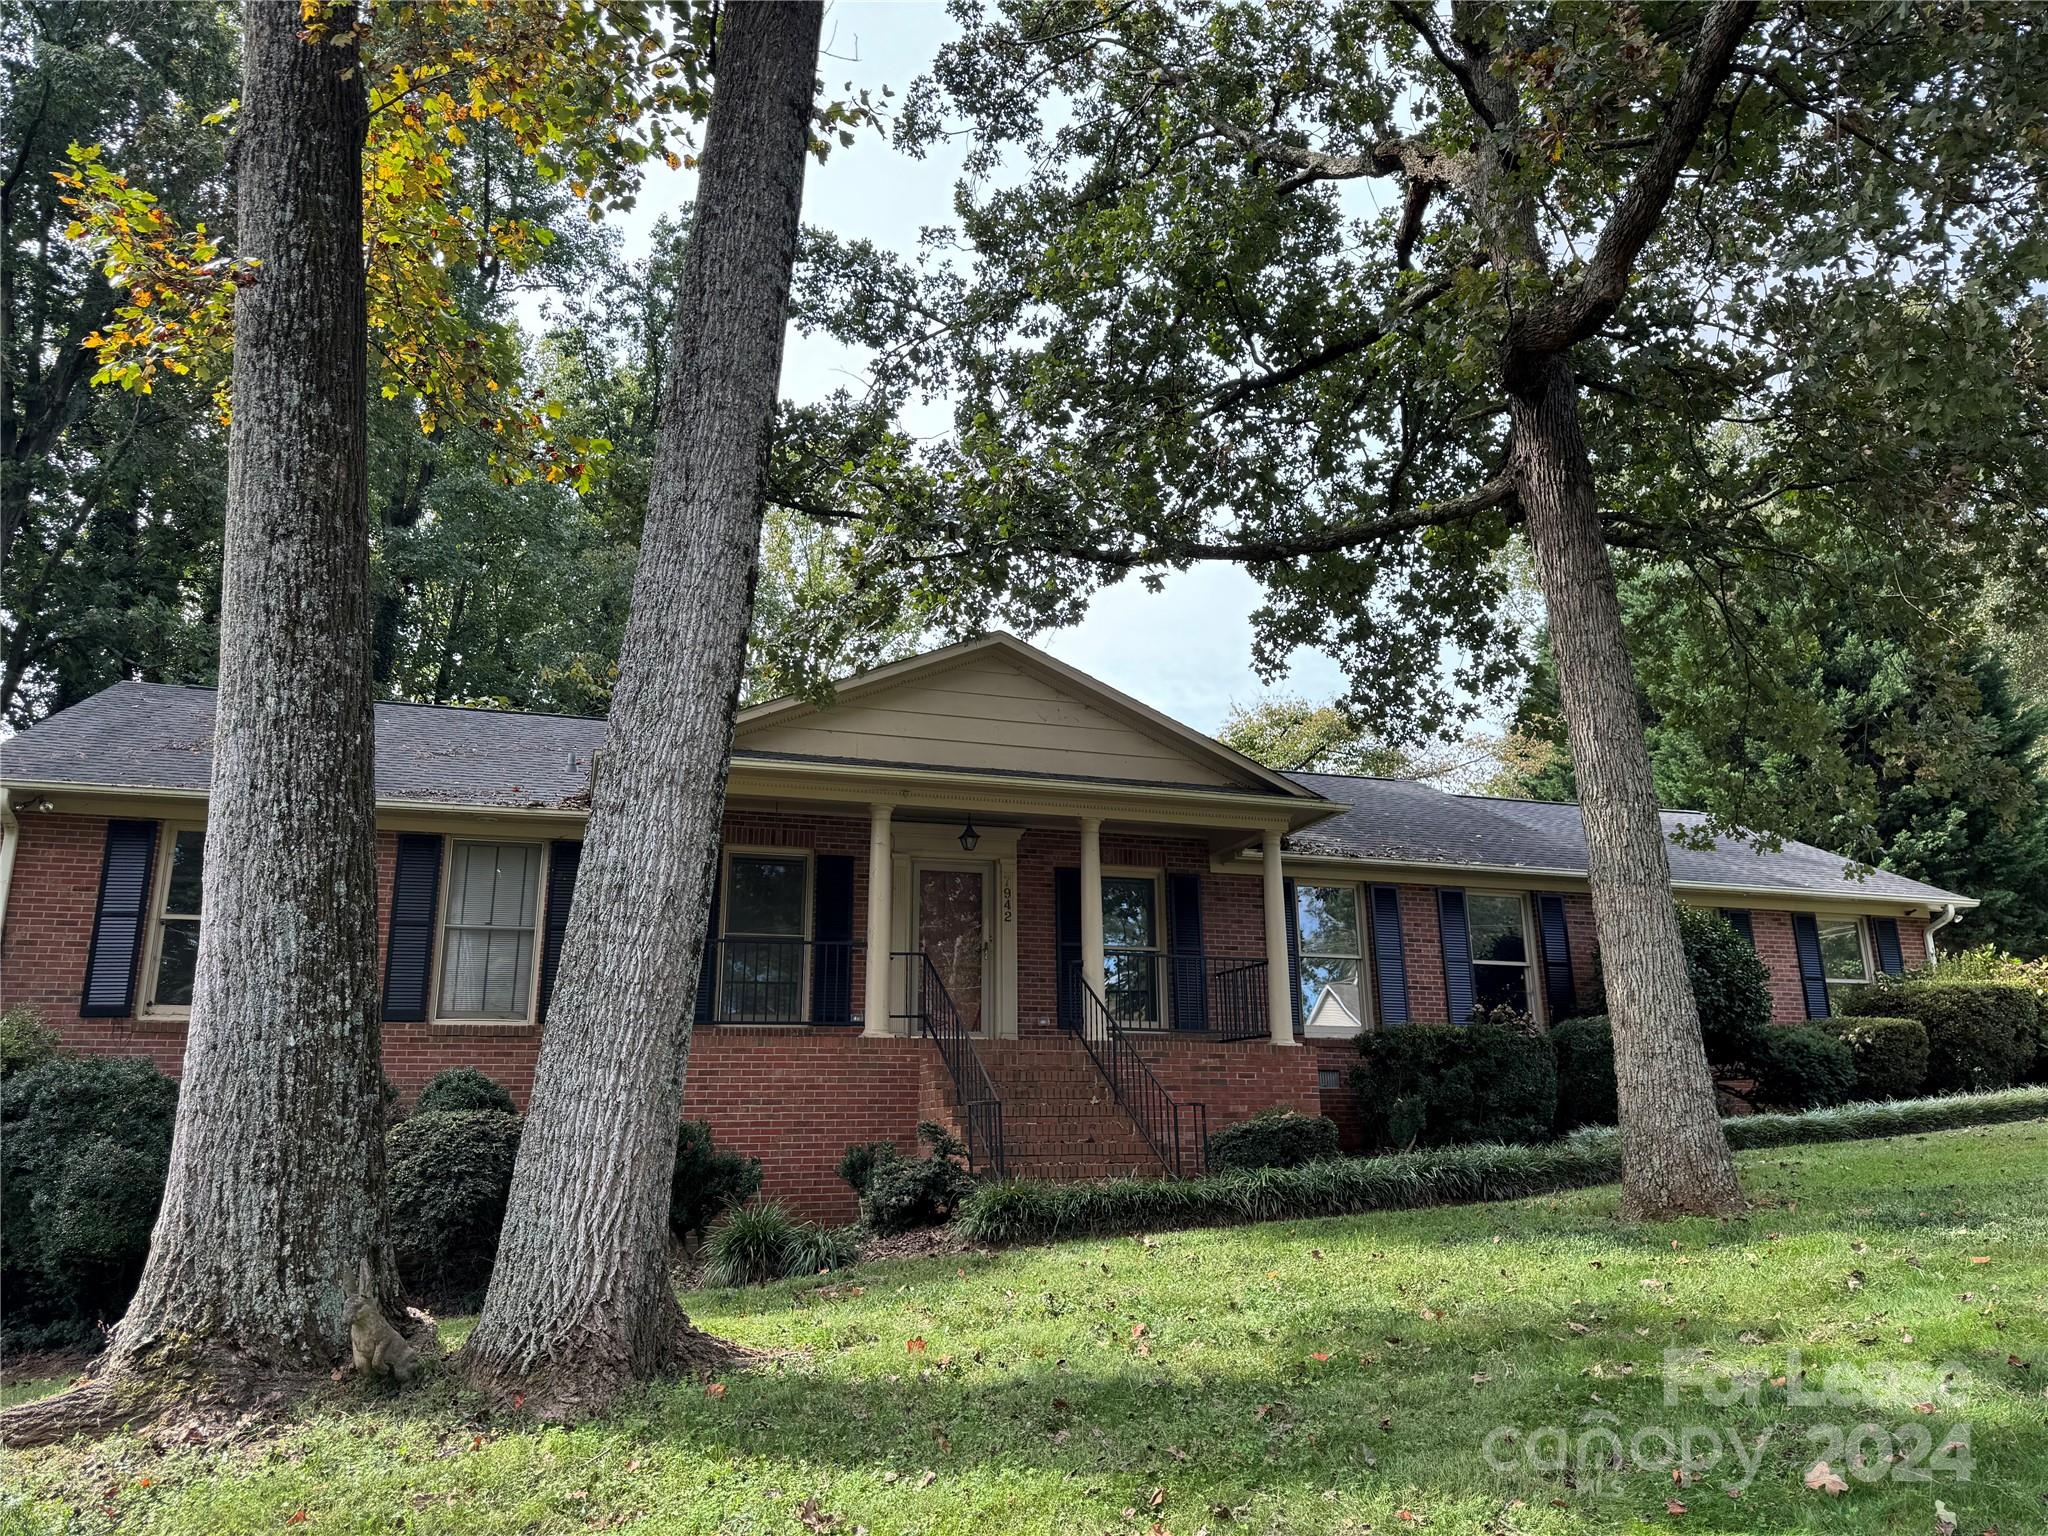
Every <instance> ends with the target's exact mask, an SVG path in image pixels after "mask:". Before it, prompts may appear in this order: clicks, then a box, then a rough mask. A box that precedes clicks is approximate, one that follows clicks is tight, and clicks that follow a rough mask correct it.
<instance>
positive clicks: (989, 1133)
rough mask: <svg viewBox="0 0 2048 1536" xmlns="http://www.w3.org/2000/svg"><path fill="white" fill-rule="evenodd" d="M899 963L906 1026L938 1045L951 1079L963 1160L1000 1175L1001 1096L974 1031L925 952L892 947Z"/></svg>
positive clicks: (940, 1057)
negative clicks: (963, 1143)
mask: <svg viewBox="0 0 2048 1536" xmlns="http://www.w3.org/2000/svg"><path fill="white" fill-rule="evenodd" d="M893 959H894V961H895V963H896V964H897V965H898V966H899V967H901V972H900V974H901V978H902V982H903V991H902V997H903V1009H904V1011H903V1013H902V1014H900V1015H897V1017H901V1018H907V1019H909V1020H910V1023H911V1026H912V1028H914V1029H915V1030H917V1031H918V1032H919V1033H921V1034H924V1035H928V1036H929V1037H930V1038H931V1041H932V1044H934V1045H936V1046H937V1047H938V1048H939V1059H940V1060H942V1061H943V1062H945V1064H946V1071H947V1072H948V1073H949V1074H950V1075H951V1077H952V1079H953V1096H954V1098H955V1099H956V1100H957V1101H958V1102H959V1106H960V1126H961V1131H962V1133H963V1136H964V1139H965V1140H966V1142H967V1161H968V1163H969V1165H970V1166H972V1167H975V1168H986V1169H988V1170H989V1171H991V1172H993V1173H994V1174H995V1176H996V1177H997V1178H1001V1177H1003V1174H1004V1167H1003V1099H1002V1095H1001V1094H1000V1093H998V1092H997V1091H996V1080H995V1079H994V1078H993V1077H991V1076H989V1071H988V1068H987V1067H985V1066H983V1065H982V1061H981V1052H979V1051H978V1050H976V1049H975V1047H974V1036H973V1035H972V1034H970V1033H969V1032H968V1029H967V1024H966V1021H965V1020H964V1019H962V1018H961V1017H960V1009H959V1008H958V1006H957V1005H955V1003H954V1002H953V996H952V994H951V993H950V992H948V991H947V990H946V983H945V982H944V981H943V980H941V979H940V977H939V971H938V967H937V966H935V965H933V964H932V961H931V956H929V955H927V954H925V953H924V952H923V951H921V950H898V951H896V953H895V955H894V956H893Z"/></svg>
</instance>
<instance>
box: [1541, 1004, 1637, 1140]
mask: <svg viewBox="0 0 2048 1536" xmlns="http://www.w3.org/2000/svg"><path fill="white" fill-rule="evenodd" d="M1550 1049H1551V1053H1552V1054H1553V1055H1555V1056H1556V1058H1557V1128H1558V1130H1560V1131H1575V1130H1577V1129H1578V1128H1579V1127H1580V1126H1582V1125H1613V1124H1614V1123H1615V1121H1616V1120H1617V1119H1619V1118H1620V1113H1621V1112H1620V1109H1619V1107H1618V1105H1617V1104H1616V1102H1615V1098H1616V1091H1615V1086H1614V1029H1613V1026H1612V1025H1610V1024H1609V1023H1608V1021H1607V1015H1606V1014H1604V1013H1595V1014H1589V1015H1587V1016H1586V1017H1584V1018H1578V1019H1566V1020H1565V1021H1564V1022H1563V1023H1561V1024H1559V1025H1557V1026H1556V1027H1555V1028H1554V1029H1552V1030H1551V1031H1550Z"/></svg>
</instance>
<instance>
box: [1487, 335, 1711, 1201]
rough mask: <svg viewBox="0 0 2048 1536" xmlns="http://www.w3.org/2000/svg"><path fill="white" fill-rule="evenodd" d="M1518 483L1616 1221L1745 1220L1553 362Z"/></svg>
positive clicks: (1587, 494)
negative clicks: (1581, 913)
mask: <svg viewBox="0 0 2048 1536" xmlns="http://www.w3.org/2000/svg"><path fill="white" fill-rule="evenodd" d="M1510 389H1511V392H1510V394H1509V410H1510V416H1511V420H1512V422H1513V426H1514V435H1515V464H1514V469H1515V480H1516V490H1517V494H1518V496H1519V498H1520V500H1521V504H1522V509H1523V513H1524V516H1525V517H1526V518H1527V523H1526V525H1525V526H1526V529H1527V532H1528V536H1529V547H1530V549H1531V551H1532V552H1533V554H1534V556H1535V561H1536V574H1537V580H1538V582H1539V583H1540V584H1541V586H1542V588H1543V600H1544V605H1545V607H1546V609H1547V610H1548V613H1549V617H1550V643H1551V650H1552V653H1553V654H1554V655H1555V657H1556V660H1557V676H1558V695H1559V697H1560V699H1561V700H1562V702H1563V704H1564V712H1565V723H1566V728H1567V730H1568V732H1569V734H1570V739H1571V747H1572V766H1573V768H1574V770H1575V771H1576V772H1577V774H1578V781H1579V801H1580V804H1581V805H1582V806H1583V807H1584V815H1585V823H1586V874H1587V883H1588V884H1589V885H1590V886H1591V887H1592V892H1593V922H1594V926H1595V927H1596V928H1597V929H1598V930H1599V934H1600V962H1601V966H1602V969H1603V970H1604V972H1605V974H1606V978H1607V1006H1608V1012H1609V1015H1610V1017H1611V1019H1612V1021H1613V1025H1614V1081H1615V1088H1616V1090H1617V1099H1618V1104H1619V1108H1620V1114H1619V1117H1618V1118H1619V1119H1620V1122H1621V1163H1622V1211H1623V1214H1624V1215H1625V1216H1630V1217H1634V1218H1638V1219H1645V1218H1656V1217H1662V1216H1672V1215H1679V1214H1683V1213H1689V1212H1722V1211H1730V1210H1734V1209H1737V1208H1739V1207H1740V1205H1741V1204H1742V1191H1741V1187H1740V1186H1739V1185H1738V1184H1737V1182H1736V1177H1735V1160H1734V1156H1733V1154H1732V1153H1731V1152H1730V1151H1729V1148H1728V1138H1727V1136H1726V1135H1725V1134H1723V1132H1722V1130H1721V1120H1720V1111H1719V1108H1718V1107H1717V1105H1716V1103H1715V1099H1714V1081H1713V1073H1712V1071H1711V1070H1710V1069H1709V1068H1708V1066H1707V1053H1706V1048H1705V1047H1704V1046H1703V1045H1702V1044H1701V1039H1700V1024H1699V1008H1698V1005H1697V1003H1696V1002H1695V1000H1694V998H1693V992H1692V981H1691V979H1690V977H1688V975H1687V974H1686V969H1685V947H1684V944H1683V943H1682V941H1681V940H1680V937H1679V931H1678V909H1677V907H1676V905H1675V904H1674V903H1673V901H1672V897H1671V859H1670V853H1669V850H1668V849H1667V847H1666V844H1665V840H1664V828H1663V822H1662V819H1661V818H1660V817H1659V816H1658V814H1657V794H1656V786H1655V784H1654V782H1653V779H1652V775H1651V770H1650V749H1649V746H1648V744H1647V743H1646V742H1645V740H1644V738H1643V730H1642V716H1641V713H1640V710H1639V708H1638V705H1637V696H1636V680H1635V669H1634V668H1633V667H1632V666H1631V665H1630V662H1629V654H1628V645H1627V640H1626V638H1625V636H1624V634H1623V631H1622V627H1621V605H1620V603H1619V602H1618V601H1617V600H1616V598H1615V594H1614V571H1613V568H1612V566H1611V565H1610V564H1609V563H1608V558H1607V545H1606V542H1605V540H1604V538H1603V537H1602V534H1601V528H1600V517H1599V511H1598V503H1597V500H1596V496H1595V489H1594V482H1593V467H1592V464H1591V462H1590V460H1589V459H1588V458H1587V455H1586V442H1585V438H1584V437H1583V436H1582V435H1581V433H1580V430H1579V410H1578V385H1577V382H1576V381H1575V380H1574V379H1573V377H1572V371H1571V368H1570V366H1569V364H1567V363H1566V362H1565V360H1564V358H1563V357H1562V356H1559V355H1552V356H1549V357H1546V358H1544V359H1543V360H1542V361H1541V362H1539V363H1536V364H1535V365H1533V366H1532V367H1531V368H1530V369H1529V372H1528V376H1527V377H1517V378H1515V379H1513V380H1511V385H1510Z"/></svg>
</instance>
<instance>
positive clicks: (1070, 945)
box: [696, 786, 1316, 1178]
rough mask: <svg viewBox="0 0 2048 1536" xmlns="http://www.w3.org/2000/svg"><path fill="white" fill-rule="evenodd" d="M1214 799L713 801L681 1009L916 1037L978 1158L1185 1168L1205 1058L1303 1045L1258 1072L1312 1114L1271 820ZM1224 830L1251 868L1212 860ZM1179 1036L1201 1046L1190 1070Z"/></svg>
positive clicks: (724, 1022) (1000, 1163)
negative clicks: (1060, 806) (688, 999)
mask: <svg viewBox="0 0 2048 1536" xmlns="http://www.w3.org/2000/svg"><path fill="white" fill-rule="evenodd" d="M1134 798H1140V799H1142V798H1143V797H1134ZM1203 798H1205V799H1206V798H1210V797H1206V796H1205V797H1203ZM1232 798H1233V799H1235V800H1237V801H1238V802H1239V811H1240V815H1242V812H1243V810H1244V809H1250V808H1249V807H1243V806H1242V801H1243V800H1244V798H1246V797H1241V796H1238V797H1232ZM1103 809H1104V811H1105V812H1107V810H1108V809H1109V808H1108V807H1107V806H1105V807H1104V808H1103ZM1259 809H1262V810H1263V809H1265V807H1259ZM1217 810H1218V808H1217V807H1215V806H1214V805H1204V806H1202V807H1200V808H1199V811H1200V814H1203V815H1205V816H1206V819H1207V822H1208V824H1207V825H1203V824H1202V823H1201V821H1199V820H1198V821H1197V822H1196V824H1195V825H1193V826H1190V825H1189V824H1188V821H1187V814H1188V812H1187V807H1185V806H1184V805H1182V806H1172V807H1167V808H1161V807H1157V806H1154V805H1152V804H1149V803H1146V804H1141V805H1140V806H1139V807H1138V808H1137V814H1132V808H1130V807H1126V808H1125V814H1123V815H1120V816H1111V815H1109V814H1101V815H1097V814H1081V815H1076V814H1071V813H1069V814H1060V813H1059V812H1058V811H1055V810H1052V809H1050V808H1048V807H1039V806H1033V805H1030V804H1029V803H1028V802H1026V803H1020V797H1017V796H1010V795H1006V796H1003V797H1001V800H1000V803H997V797H995V796H979V795H973V794H962V793H961V791H960V790H959V789H958V788H957V786H956V787H954V788H953V789H952V790H950V791H949V792H948V793H947V795H946V796H945V797H944V798H943V799H940V798H939V797H938V796H933V797H931V798H930V799H928V800H925V801H923V802H921V803H920V802H919V801H916V800H912V799H911V798H910V797H908V796H903V795H899V796H898V798H896V799H894V800H892V801H888V802H882V801H874V802H870V803H869V804H867V805H866V806H864V807H860V808H858V809H856V808H854V807H848V806H832V807H829V808H828V807H825V806H818V807H815V808H814V807H811V806H804V807H801V808H799V807H795V806H791V805H789V804H788V803H787V802H784V803H782V804H777V805H763V804H754V803H749V802H747V801H744V800H741V799H739V798H738V797H735V799H734V801H733V804H732V807H731V810H730V811H729V813H728V818H727V826H726V836H725V845H724V847H723V849H722V850H721V856H720V876H719V885H718V890H717V895H716V900H715V902H714V907H713V912H712V922H711V934H710V938H709V941H708V942H707V946H706V951H705V956H704V963H703V970H702V973H701V975H700V980H699V988H698V996H697V1015H696V1016H697V1021H698V1023H699V1025H700V1026H703V1027H704V1029H705V1032H706V1033H707V1034H714V1035H715V1034H718V1033H722V1032H726V1031H739V1032H743V1033H744V1034H745V1035H747V1036H749V1037H760V1038H766V1037H768V1036H769V1035H770V1034H771V1032H772V1031H781V1032H792V1031H793V1032H796V1033H799V1034H811V1035H824V1034H831V1035H835V1036H839V1037H843V1038H849V1039H854V1040H858V1041H861V1042H883V1041H896V1042H905V1043H910V1044H913V1045H918V1046H921V1047H922V1049H923V1051H924V1052H925V1053H926V1054H927V1055H928V1056H929V1057H930V1058H931V1059H932V1060H933V1061H935V1062H936V1064H937V1066H938V1067H939V1068H940V1069H941V1071H942V1076H943V1082H942V1085H940V1087H941V1091H940V1092H939V1093H938V1094H937V1099H938V1100H940V1101H942V1102H940V1103H939V1104H938V1105H937V1108H938V1109H939V1110H941V1111H943V1113H935V1114H931V1115H928V1116H927V1117H932V1118H942V1119H946V1120H948V1121H950V1122H951V1123H952V1124H953V1125H954V1127H955V1129H956V1130H957V1132H958V1133H959V1134H960V1135H961V1137H962V1139H963V1140H964V1141H966V1142H967V1143H968V1145H969V1147H970V1149H971V1150H972V1153H973V1157H974V1160H975V1162H976V1164H977V1166H979V1167H981V1168H984V1169H987V1170H990V1171H995V1172H1004V1173H1014V1174H1018V1175H1022V1176H1038V1177H1048V1178H1068V1177H1101V1176H1107V1175H1109V1174H1112V1173H1146V1172H1149V1173H1152V1174H1158V1173H1160V1172H1166V1173H1172V1174H1191V1173H1194V1172H1198V1171H1199V1170H1200V1168H1201V1165H1202V1158H1203V1154H1204V1149H1205V1144H1206V1140H1207V1134H1208V1131H1209V1130H1210V1129H1211V1128H1212V1127H1211V1125H1210V1123H1209V1120H1210V1106H1209V1105H1208V1103H1207V1101H1206V1099H1205V1098H1203V1097H1201V1096H1200V1094H1201V1090H1202V1084H1203V1082H1204V1081H1205V1080H1206V1079H1205V1077H1204V1072H1205V1071H1224V1070H1225V1067H1226V1063H1227V1062H1228V1061H1231V1060H1235V1061H1237V1062H1239V1063H1241V1062H1242V1060H1243V1058H1244V1055H1245V1053H1246V1052H1247V1051H1248V1050H1257V1051H1259V1052H1260V1054H1261V1055H1263V1054H1265V1053H1266V1052H1268V1051H1272V1050H1274V1049H1275V1048H1278V1049H1279V1050H1281V1051H1285V1052H1287V1053H1288V1054H1289V1055H1292V1056H1299V1057H1302V1058H1304V1059H1303V1060H1301V1061H1300V1062H1299V1063H1297V1064H1295V1065H1294V1066H1293V1069H1292V1070H1289V1071H1286V1072H1283V1073H1281V1074H1280V1075H1281V1076H1282V1077H1284V1078H1286V1079H1287V1082H1288V1087H1287V1088H1286V1089H1285V1090H1284V1092H1283V1093H1282V1100H1283V1101H1284V1102H1290V1103H1292V1102H1294V1101H1296V1100H1300V1099H1303V1098H1304V1097H1306V1100H1307V1104H1308V1107H1309V1108H1313V1107H1314V1104H1313V1092H1314V1086H1315V1081H1316V1078H1315V1068H1314V1063H1313V1061H1312V1060H1309V1059H1307V1058H1309V1057H1310V1056H1311V1055H1312V1053H1307V1052H1302V1051H1300V1050H1299V1049H1298V1047H1297V1026H1296V1023H1295V1008H1294V1005H1293V998H1292V983H1291V981H1290V968H1289V964H1288V950H1287V930H1286V926H1285V922H1284V903H1283V901H1282V900H1281V899H1280V897H1279V894H1278V893H1279V892H1280V890H1281V886H1282V882H1281V878H1280V829H1279V827H1277V826H1273V825H1270V824H1269V825H1267V826H1259V825H1257V824H1256V823H1254V824H1251V825H1247V824H1245V821H1244V820H1238V821H1237V822H1236V824H1235V825H1232V824H1230V823H1229V822H1227V821H1225V820H1224V819H1223V818H1222V817H1220V816H1219V815H1218V814H1217ZM862 812H864V813H865V814H862ZM1262 819H1263V818H1262ZM1273 820H1278V817H1274V818H1273ZM1248 847H1256V848H1258V849H1259V850H1260V851H1261V853H1262V858H1261V860H1260V862H1259V864H1258V865H1256V866H1254V868H1255V869H1256V874H1251V873H1246V872H1241V871H1243V870H1244V869H1245V865H1244V863H1242V862H1238V861H1237V860H1236V856H1237V854H1238V853H1239V852H1240V851H1241V850H1244V849H1246V848H1248ZM1226 861H1229V862H1230V863H1231V864H1232V865H1233V867H1225V865H1226ZM877 873H879V874H880V878H875V876H876V874H877ZM1269 889H1270V892H1271V893H1272V896H1271V899H1269ZM1269 918H1270V920H1269ZM876 957H880V960H879V963H877V959H876ZM1168 1047H1171V1049H1168ZM1190 1051H1193V1052H1195V1053H1196V1054H1197V1055H1219V1053H1220V1055H1219V1059H1218V1061H1217V1062H1215V1063H1211V1064H1207V1065H1206V1066H1205V1067H1202V1068H1200V1069H1195V1070H1191V1068H1194V1067H1195V1058H1194V1057H1191V1056H1190V1054H1189V1053H1190ZM1266 1075H1268V1076H1270V1075H1272V1074H1271V1072H1270V1069H1268V1071H1267V1074H1266ZM1296 1079H1300V1081H1299V1082H1297V1081H1295V1080H1296ZM1304 1084H1305V1085H1306V1086H1305V1088H1304V1086H1303V1085H1304ZM932 1097H933V1095H931V1094H929V1093H921V1095H920V1103H921V1105H922V1111H931V1110H933V1109H934V1105H933V1104H932V1103H931V1102H929V1101H930V1100H931V1099H932ZM1263 1107H1268V1106H1267V1105H1266V1104H1265V1103H1259V1104H1256V1105H1251V1106H1249V1107H1247V1108H1245V1109H1244V1110H1243V1112H1244V1113H1249V1112H1251V1110H1252V1109H1256V1108H1263ZM922 1111H921V1112H922ZM1228 1118H1229V1119H1237V1118H1242V1115H1241V1114H1239V1113H1231V1114H1229V1115H1228ZM1220 1123H1226V1122H1219V1124H1220ZM913 1124H914V1122H913ZM847 1139H848V1140H849V1141H851V1140H854V1139H858V1138H855V1137H851V1136H849V1137H848V1138H847Z"/></svg>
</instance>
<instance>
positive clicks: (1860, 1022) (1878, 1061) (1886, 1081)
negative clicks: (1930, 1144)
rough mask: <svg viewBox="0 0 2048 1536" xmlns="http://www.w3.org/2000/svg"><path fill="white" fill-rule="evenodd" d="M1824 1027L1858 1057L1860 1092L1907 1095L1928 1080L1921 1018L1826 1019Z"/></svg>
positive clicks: (1883, 1096)
mask: <svg viewBox="0 0 2048 1536" xmlns="http://www.w3.org/2000/svg"><path fill="white" fill-rule="evenodd" d="M1820 1027H1821V1028H1822V1029H1824V1030H1826V1031H1827V1032H1828V1033H1829V1034H1831V1035H1833V1036H1834V1037H1835V1038H1836V1039H1837V1040H1839V1041H1841V1042H1842V1044H1844V1045H1846V1046H1847V1047H1849V1054H1850V1055H1851V1056H1853V1057H1854V1058H1855V1059H1856V1093H1857V1096H1858V1097H1860V1098H1865V1099H1904V1098H1910V1097H1912V1096H1913V1095H1914V1094H1916V1093H1918V1092H1919V1091H1920V1088H1921V1085H1922V1084H1924V1083H1925V1082H1926V1081H1927V1026H1926V1025H1924V1024H1922V1023H1921V1022H1920V1021H1919V1020H1918V1019H1886V1018H1849V1019H1824V1020H1822V1021H1821V1023H1820Z"/></svg>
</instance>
